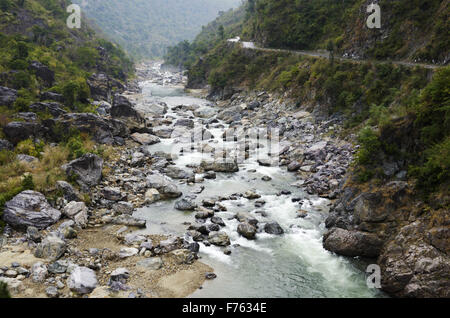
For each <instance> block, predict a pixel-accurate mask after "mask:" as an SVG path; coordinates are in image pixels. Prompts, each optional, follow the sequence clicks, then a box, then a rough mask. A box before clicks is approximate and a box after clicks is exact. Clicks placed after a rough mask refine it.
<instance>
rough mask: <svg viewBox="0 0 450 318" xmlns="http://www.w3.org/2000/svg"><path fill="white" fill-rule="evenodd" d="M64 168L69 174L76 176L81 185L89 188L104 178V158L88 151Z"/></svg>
mask: <svg viewBox="0 0 450 318" xmlns="http://www.w3.org/2000/svg"><path fill="white" fill-rule="evenodd" d="M62 169H63V170H64V171H65V173H66V174H67V176H69V177H75V178H76V180H77V182H78V184H80V186H82V187H84V188H89V187H92V186H95V185H97V184H98V183H99V182H100V180H101V178H102V169H103V159H102V158H100V157H99V156H97V155H94V154H91V153H88V154H85V155H84V156H82V157H80V158H78V159H75V160H73V161H71V162H69V163H67V164H65V165H64V166H62Z"/></svg>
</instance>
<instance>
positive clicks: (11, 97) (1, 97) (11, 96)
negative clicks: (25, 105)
mask: <svg viewBox="0 0 450 318" xmlns="http://www.w3.org/2000/svg"><path fill="white" fill-rule="evenodd" d="M16 99H17V91H16V90H15V89H12V88H8V87H3V86H0V106H8V107H9V106H12V105H13V104H14V102H15V101H16Z"/></svg>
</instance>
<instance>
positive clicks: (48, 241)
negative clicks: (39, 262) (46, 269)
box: [34, 235, 67, 261]
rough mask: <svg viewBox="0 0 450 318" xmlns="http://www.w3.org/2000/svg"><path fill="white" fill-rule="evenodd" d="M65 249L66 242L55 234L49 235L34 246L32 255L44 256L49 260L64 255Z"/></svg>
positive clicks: (54, 259)
mask: <svg viewBox="0 0 450 318" xmlns="http://www.w3.org/2000/svg"><path fill="white" fill-rule="evenodd" d="M66 249H67V244H66V242H64V241H63V240H61V239H60V238H59V237H57V236H55V235H49V236H47V237H46V238H44V239H43V240H42V242H41V243H39V245H38V246H37V247H36V250H35V251H34V256H35V257H37V258H45V259H49V260H51V261H56V260H58V259H59V258H60V257H61V256H63V255H64V253H65V252H66Z"/></svg>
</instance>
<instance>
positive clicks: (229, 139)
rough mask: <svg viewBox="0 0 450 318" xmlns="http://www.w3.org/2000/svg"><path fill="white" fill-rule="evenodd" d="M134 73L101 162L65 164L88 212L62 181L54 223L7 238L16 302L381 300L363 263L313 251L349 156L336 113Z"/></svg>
mask: <svg viewBox="0 0 450 318" xmlns="http://www.w3.org/2000/svg"><path fill="white" fill-rule="evenodd" d="M137 74H138V80H137V81H136V83H134V84H132V85H130V87H132V89H131V91H128V92H125V93H124V94H123V97H124V98H126V99H127V100H129V101H130V102H131V103H130V104H128V103H126V102H122V106H121V107H120V112H118V113H119V114H120V115H121V116H122V117H124V119H123V121H124V122H126V123H127V125H128V127H129V129H130V134H129V135H128V136H125V138H124V141H123V145H122V146H121V147H114V152H113V153H112V154H111V155H110V156H109V157H110V158H111V159H110V160H108V161H105V162H100V160H99V158H96V157H95V156H94V155H92V156H87V157H82V158H80V159H78V161H75V162H72V163H70V164H69V166H70V171H73V172H80V171H83V172H82V173H81V174H80V173H79V175H78V177H79V178H78V184H79V185H80V186H81V187H87V186H89V185H88V184H87V183H90V182H91V180H93V179H95V178H96V176H99V175H102V177H101V178H99V180H98V181H97V184H94V185H91V186H89V189H90V190H89V193H90V198H89V202H88V204H87V205H85V204H84V203H82V202H78V203H75V202H71V201H72V199H73V197H74V196H75V197H76V196H77V190H76V189H74V188H73V187H72V186H71V185H70V184H67V185H66V187H65V190H64V191H63V192H64V196H65V198H66V199H64V200H59V201H57V203H56V205H55V206H54V207H53V208H56V209H58V210H60V211H62V212H63V213H64V215H65V217H66V219H65V220H62V221H58V222H57V223H56V224H55V225H53V226H50V227H49V228H48V229H47V230H44V231H40V232H39V231H38V233H36V232H33V231H30V230H28V232H29V233H27V235H26V236H24V235H23V234H20V233H19V232H14V231H12V230H9V233H10V235H9V237H8V238H7V240H6V244H5V246H4V247H3V249H2V252H1V253H0V256H1V255H2V254H3V253H7V252H8V250H11V249H12V248H13V245H16V248H17V247H18V248H19V249H22V250H23V251H24V252H23V253H20V254H26V255H28V256H27V257H30V259H29V260H28V261H27V263H26V264H25V262H23V261H22V263H21V261H19V258H17V257H19V256H18V255H19V254H18V255H15V256H13V257H12V258H11V254H8V255H9V256H8V260H9V259H11V260H12V261H14V259H17V260H18V261H17V263H18V265H19V267H20V268H21V270H20V271H21V272H23V274H19V273H18V270H16V272H17V275H16V276H15V277H9V278H8V279H7V281H8V282H9V286H10V287H11V286H15V289H14V288H13V289H12V290H13V294H15V296H19V297H24V296H26V297H30V296H36V295H38V296H45V295H47V296H49V297H77V296H80V295H90V296H89V297H186V296H188V295H192V296H194V297H218V296H219V297H374V296H375V297H376V296H380V294H379V293H378V291H377V290H371V289H369V288H368V287H367V285H366V282H365V273H364V270H365V265H364V263H365V262H363V261H360V260H352V259H346V258H343V257H339V256H337V255H335V254H333V253H330V252H328V251H327V250H325V249H324V248H323V246H322V237H323V235H324V233H325V232H326V230H325V227H324V221H325V219H326V218H327V216H328V211H329V209H330V207H331V206H332V204H333V200H334V199H335V198H336V197H337V194H338V191H339V188H340V186H342V184H343V183H344V182H345V174H346V171H347V168H348V167H349V165H350V162H351V160H352V155H353V154H354V149H353V147H352V145H351V143H350V142H349V141H346V140H340V139H339V138H338V136H339V130H340V118H339V117H336V118H331V119H330V120H329V121H327V122H316V120H315V119H314V116H313V115H312V114H310V113H308V112H305V111H300V110H298V109H296V107H295V105H293V104H292V103H289V102H283V101H282V99H280V98H279V97H278V96H274V95H271V94H268V93H266V92H251V93H248V92H245V91H240V92H236V93H234V94H233V95H232V96H231V97H230V99H228V100H226V101H220V100H217V101H216V102H212V101H208V100H206V99H202V98H199V97H200V95H198V92H197V94H196V96H195V97H194V96H191V95H187V94H186V93H185V92H184V90H183V83H185V80H186V79H185V78H183V77H182V76H181V74H174V73H170V72H166V71H161V70H160V64H159V63H156V64H153V63H151V64H145V65H143V66H142V67H141V68H139V69H138V72H137ZM210 98H211V99H213V100H214V96H210ZM130 105H133V106H132V107H130ZM116 112H117V110H116ZM136 114H138V115H136ZM116 115H117V114H116ZM136 118H139V120H136ZM86 167H87V168H86ZM80 169H81V170H80ZM66 170H67V169H66ZM100 172H103V173H102V174H101V173H100ZM80 181H81V182H80ZM68 219H69V220H68ZM33 234H35V235H33ZM35 236H36V237H35ZM36 251H39V252H36ZM8 253H9V252H8ZM4 255H6V254H4ZM197 258H199V260H197ZM205 264H208V265H205ZM15 265H17V264H14V266H15ZM6 266H8V268H6ZM211 267H213V268H214V274H213V273H212V271H213V269H212V268H211ZM14 268H15V267H13V265H12V264H9V265H8V264H5V268H4V269H5V270H4V272H7V271H9V270H14ZM22 268H23V269H22ZM2 270H3V269H2ZM74 272H75V274H76V275H77V276H75V274H74ZM10 274H13V273H12V272H10ZM19 275H22V276H19ZM11 276H14V275H11ZM76 277H81V278H82V279H83V281H76V282H74V280H75V279H76ZM207 279H208V282H205V280H207ZM86 285H87V286H88V287H86ZM203 285H204V288H201V289H200V287H202V286H203Z"/></svg>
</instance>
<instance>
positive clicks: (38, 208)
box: [3, 190, 61, 230]
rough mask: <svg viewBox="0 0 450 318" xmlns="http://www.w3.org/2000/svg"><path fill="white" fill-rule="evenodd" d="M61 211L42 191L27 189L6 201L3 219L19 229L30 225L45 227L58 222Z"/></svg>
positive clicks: (39, 227) (38, 227)
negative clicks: (52, 204)
mask: <svg viewBox="0 0 450 318" xmlns="http://www.w3.org/2000/svg"><path fill="white" fill-rule="evenodd" d="M60 217H61V212H59V211H58V210H56V209H54V208H52V207H51V206H50V204H49V203H48V202H47V199H46V198H45V196H44V195H43V194H42V193H39V192H35V191H31V190H27V191H23V192H21V193H20V194H18V195H16V196H15V197H14V198H13V199H12V200H11V201H8V202H6V204H5V210H4V212H3V220H4V221H5V222H6V223H8V224H9V225H10V226H12V227H14V228H17V229H19V230H26V229H27V227H29V226H34V227H35V228H37V229H45V228H47V227H48V226H50V225H52V224H54V223H56V222H57V221H58V220H59V219H60Z"/></svg>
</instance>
